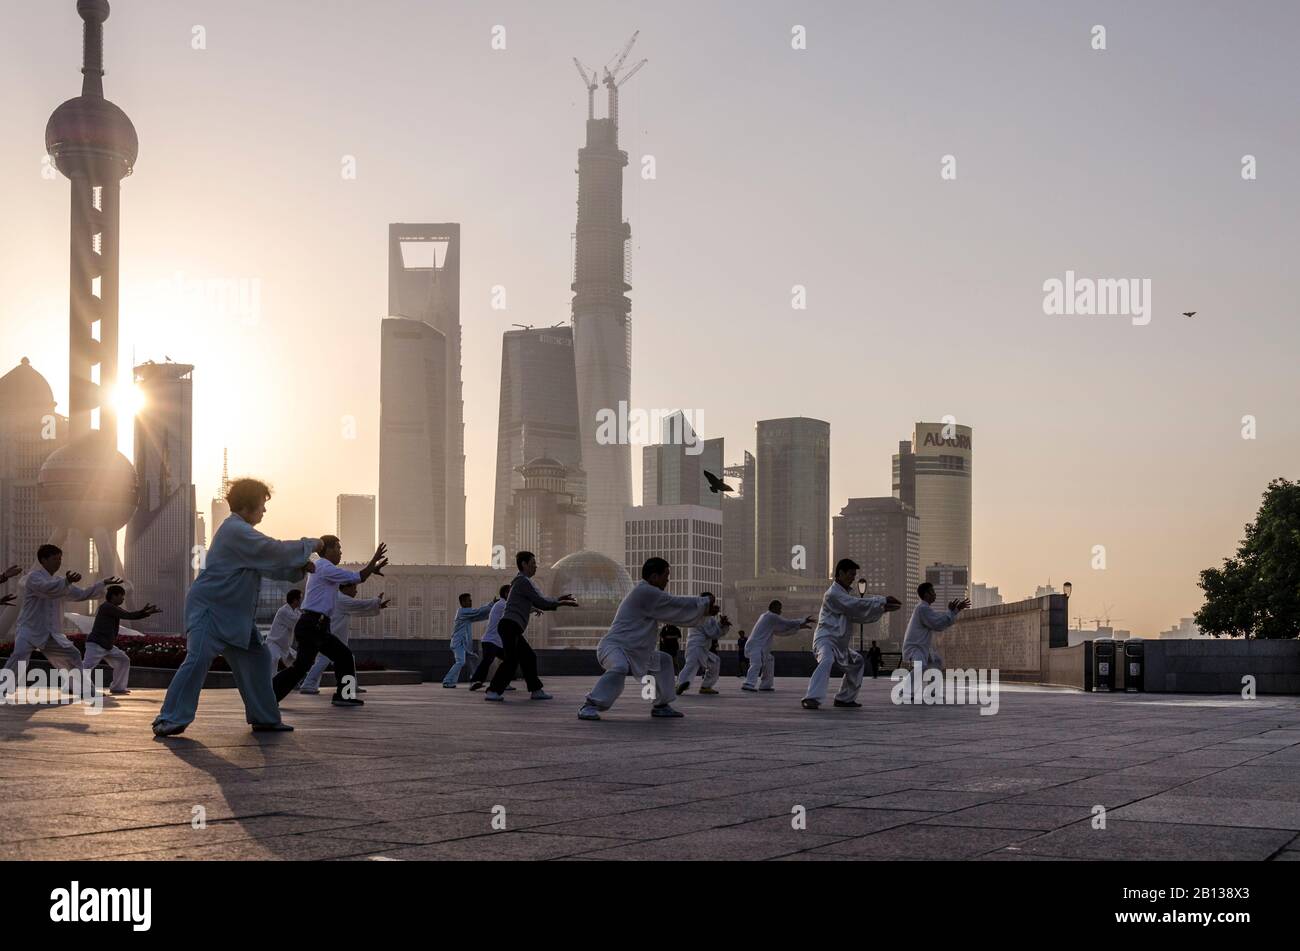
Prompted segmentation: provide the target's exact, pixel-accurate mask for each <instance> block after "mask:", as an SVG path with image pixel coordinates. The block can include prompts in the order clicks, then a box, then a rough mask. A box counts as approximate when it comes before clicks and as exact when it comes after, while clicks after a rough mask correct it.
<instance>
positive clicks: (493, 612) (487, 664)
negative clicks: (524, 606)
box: [469, 584, 515, 690]
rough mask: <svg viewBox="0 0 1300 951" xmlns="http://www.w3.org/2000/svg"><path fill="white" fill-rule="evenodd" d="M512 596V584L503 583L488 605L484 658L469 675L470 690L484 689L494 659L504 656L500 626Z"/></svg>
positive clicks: (484, 634)
mask: <svg viewBox="0 0 1300 951" xmlns="http://www.w3.org/2000/svg"><path fill="white" fill-rule="evenodd" d="M509 597H510V585H508V584H503V585H502V586H501V587H500V589H498V591H497V599H496V600H495V601H493V602H492V603H491V604H490V605H489V606H488V607H489V610H488V616H487V630H485V631H484V632H483V640H482V641H481V642H480V646H481V647H482V648H483V659H482V660H480V661H479V662H478V666H477V667H475V668H474V673H472V674H470V677H469V681H470V683H469V689H470V690H482V689H483V685H484V684H485V683H487V679H488V671H489V670H491V669H492V661H494V660H499V659H500V658H501V657H502V655H503V654H502V649H501V632H500V631H499V630H498V628H499V627H500V626H501V618H503V617H505V613H506V599H507V598H509ZM506 689H507V690H514V689H515V688H514V687H506Z"/></svg>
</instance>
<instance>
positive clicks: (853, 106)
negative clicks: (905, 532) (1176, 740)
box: [0, 0, 1300, 633]
mask: <svg viewBox="0 0 1300 951" xmlns="http://www.w3.org/2000/svg"><path fill="white" fill-rule="evenodd" d="M0 10H3V17H2V19H0V82H2V83H3V87H4V90H5V94H4V95H3V97H0V102H2V103H3V104H2V105H0V144H2V145H3V148H2V149H0V183H2V184H0V209H2V210H3V212H2V214H0V328H2V332H3V344H2V346H3V353H2V354H0V364H2V366H0V372H3V371H5V370H8V369H9V368H10V367H12V366H13V365H15V364H17V363H18V361H19V359H20V358H21V357H23V356H28V357H30V358H31V360H32V363H33V365H34V366H35V367H36V368H37V369H38V370H40V371H41V372H42V373H43V374H45V376H46V377H47V378H48V379H49V381H50V383H51V385H52V386H53V387H54V390H55V393H56V395H57V397H58V398H59V399H60V409H61V410H66V403H64V402H63V400H64V399H65V398H66V392H67V355H66V348H67V281H68V263H67V253H68V252H67V229H68V186H67V182H66V181H65V180H64V179H62V178H61V177H59V178H56V179H54V180H48V179H45V178H43V177H42V174H41V170H42V164H41V163H42V157H43V154H44V147H43V145H44V143H43V131H44V127H45V122H46V120H47V119H48V117H49V114H50V112H51V111H52V110H53V108H54V107H55V106H56V105H58V103H59V102H61V101H62V100H64V99H66V98H70V97H72V96H74V95H76V94H77V93H78V91H79V88H80V74H79V66H80V56H81V41H80V26H81V23H80V20H79V19H78V18H77V16H76V14H75V3H74V2H73V0H39V2H36V0H25V2H20V0H0ZM498 24H499V25H502V26H504V27H505V30H506V33H505V36H506V49H505V50H493V49H492V47H491V40H492V30H493V27H494V26H496V25H498ZM796 24H798V25H802V26H804V27H805V28H806V34H807V48H806V49H803V50H795V49H792V48H791V30H792V27H793V26H795V25H796ZM1096 24H1100V25H1103V26H1104V27H1105V28H1106V46H1107V49H1106V50H1104V51H1096V50H1093V49H1092V48H1091V44H1092V33H1091V31H1092V27H1093V26H1094V25H1096ZM196 26H201V27H203V28H204V32H205V38H206V46H207V48H206V49H204V50H195V49H193V48H192V45H193V44H192V38H193V36H194V35H195V34H194V28H195V27H196ZM634 29H640V31H641V37H640V39H639V41H638V44H637V49H636V50H635V51H634V54H633V59H634V60H635V59H636V58H639V57H641V56H646V57H649V59H650V63H649V64H648V65H647V66H646V67H645V69H643V70H642V71H641V72H640V73H639V74H638V75H637V76H636V77H635V78H634V79H632V80H631V82H630V83H629V84H628V85H627V86H626V87H624V96H623V109H622V120H623V121H622V130H621V132H622V135H621V140H622V145H623V147H624V148H625V149H627V150H628V152H629V155H630V156H631V165H630V167H629V169H628V174H627V177H626V185H625V192H624V195H625V199H624V200H625V212H626V217H627V218H628V219H629V220H630V221H631V224H632V235H633V245H634V251H633V256H634V260H633V275H632V284H633V286H634V290H633V292H632V295H631V296H632V301H633V305H632V315H633V376H632V396H633V402H634V404H636V405H637V406H640V407H645V408H664V409H672V408H677V407H687V408H691V409H692V410H694V411H696V412H699V413H702V414H703V419H704V425H703V427H702V429H703V435H704V436H707V437H714V436H724V437H725V438H726V440H727V457H728V460H729V461H737V460H739V459H740V456H741V453H742V451H743V450H744V449H752V448H753V446H754V422H755V421H756V420H757V419H761V418H767V417H777V416H793V415H806V416H815V417H818V418H821V419H824V420H827V421H829V422H830V425H831V465H832V475H831V505H832V513H833V514H834V513H836V512H838V511H839V508H840V507H841V506H842V505H843V504H844V502H845V500H846V499H847V498H849V497H851V496H873V495H888V494H889V492H890V455H891V453H892V452H894V451H895V449H896V444H897V441H898V440H899V439H905V438H908V436H909V433H910V431H911V427H912V424H913V422H914V421H916V420H918V419H922V418H924V419H939V418H940V417H942V416H944V415H946V414H950V415H953V416H955V417H956V419H957V421H958V422H959V423H963V424H967V425H970V426H972V427H974V451H975V458H974V507H975V510H974V554H973V561H974V566H973V567H974V577H975V579H976V580H978V581H984V582H988V583H991V584H996V585H998V586H1000V588H1001V590H1002V593H1003V595H1004V596H1006V597H1007V598H1008V599H1016V598H1020V597H1024V596H1025V595H1027V594H1030V593H1032V591H1033V589H1034V587H1035V585H1037V584H1040V583H1044V582H1046V581H1047V580H1048V578H1049V577H1050V578H1051V580H1052V582H1053V583H1054V584H1057V585H1058V586H1059V584H1060V582H1061V581H1063V580H1065V579H1067V578H1068V579H1069V580H1071V581H1072V582H1073V583H1074V591H1075V597H1074V599H1073V602H1072V604H1071V614H1072V615H1082V616H1084V617H1091V616H1094V615H1098V614H1102V613H1103V612H1104V611H1105V610H1106V609H1107V608H1108V607H1110V613H1111V615H1112V617H1113V618H1114V619H1115V623H1116V626H1119V627H1124V628H1130V629H1133V630H1134V631H1135V632H1137V633H1153V632H1155V631H1157V630H1160V629H1161V628H1164V627H1167V626H1169V625H1170V624H1171V623H1173V622H1174V621H1175V620H1176V619H1177V618H1178V617H1180V616H1185V615H1189V614H1191V613H1192V612H1193V611H1194V610H1195V609H1196V608H1197V607H1198V606H1199V604H1200V592H1199V590H1198V589H1197V587H1196V580H1197V573H1198V571H1199V570H1200V569H1202V568H1204V567H1207V566H1210V565H1214V564H1217V563H1218V562H1219V560H1220V559H1221V558H1222V557H1224V556H1225V555H1227V554H1229V553H1230V552H1231V551H1232V550H1233V549H1234V548H1235V546H1236V543H1237V541H1238V539H1239V538H1240V536H1241V529H1242V525H1243V524H1244V523H1245V522H1246V521H1247V520H1249V519H1250V518H1252V517H1253V514H1254V512H1255V510H1256V508H1257V506H1258V503H1259V497H1260V494H1261V493H1262V491H1263V489H1264V487H1265V486H1266V484H1267V482H1268V480H1269V479H1270V478H1272V477H1274V476H1279V475H1285V476H1288V477H1291V478H1295V477H1297V476H1300V422H1297V413H1296V408H1297V405H1298V404H1300V399H1298V398H1297V397H1298V396H1300V384H1298V382H1297V379H1298V375H1297V354H1298V353H1300V330H1298V329H1297V309H1298V307H1297V303H1296V301H1297V292H1298V288H1297V286H1296V285H1297V280H1296V276H1295V275H1296V265H1295V257H1296V253H1297V248H1298V247H1300V224H1298V223H1297V221H1298V219H1297V208H1298V206H1300V187H1298V186H1297V180H1296V169H1297V168H1298V167H1300V123H1298V122H1297V119H1300V99H1297V96H1296V89H1297V88H1298V87H1300V65H1297V63H1298V60H1297V57H1296V55H1295V37H1296V36H1297V32H1298V29H1300V7H1298V6H1297V5H1296V4H1294V3H1290V2H1255V3H1251V4H1248V5H1239V4H1229V3H1216V4H1210V3H1174V2H1167V3H1158V2H1144V3H1142V4H1140V5H1136V4H1131V3H1101V2H1096V3H1050V2H1041V0H1026V2H1016V3H975V2H949V3H920V2H897V3H888V4H884V3H863V2H856V0H855V2H848V0H844V2H839V3H796V2H782V3H775V2H744V3H741V2H733V3H721V2H712V3H700V2H698V0H696V2H665V0H658V2H655V3H633V2H626V3H618V4H611V3H597V2H568V0H566V2H553V3H545V4H542V3H536V2H496V3H493V4H481V3H472V2H468V0H466V2H454V3H453V2H437V0H418V2H417V0H373V2H370V3H365V4H359V3H355V2H352V0H314V2H299V0H276V2H274V3H267V2H265V0H256V2H255V0H219V2H218V0H208V2H190V0H165V2H164V0H117V2H115V3H114V4H113V13H112V16H111V18H110V19H109V21H108V23H107V52H106V65H107V70H108V74H107V76H106V77H105V89H106V93H107V95H108V97H109V98H110V99H112V100H113V101H115V102H116V103H118V104H119V105H121V106H122V107H123V108H124V109H125V110H126V111H127V113H128V114H129V115H130V116H131V117H132V119H133V120H134V122H135V124H136V127H137V129H138V130H139V133H140V142H141V145H140V158H139V161H138V162H137V164H136V169H135V175H134V176H133V177H131V178H129V179H127V181H126V182H125V183H124V186H123V199H122V224H123V237H122V282H123V288H124V291H123V298H122V318H121V340H122V347H123V355H122V362H123V366H124V367H125V366H128V365H129V361H130V359H131V355H132V352H134V354H135V356H136V358H137V359H139V360H144V359H148V358H152V359H158V360H161V359H162V358H163V356H164V355H168V356H170V357H172V358H173V359H175V360H178V361H183V362H192V363H195V364H196V365H197V370H196V372H195V391H194V392H195V442H196V449H195V459H194V465H195V481H196V483H197V486H198V496H199V499H200V500H201V501H200V507H201V508H203V509H204V510H206V509H207V507H208V504H207V501H206V500H207V499H209V498H210V497H211V496H212V494H213V492H214V490H215V488H216V484H217V481H218V479H219V477H220V466H221V449H222V447H223V446H228V447H229V448H230V456H231V468H232V472H233V473H234V474H254V475H258V476H261V477H264V478H266V479H268V480H269V481H270V482H271V483H272V484H273V487H274V488H275V490H276V494H275V498H274V499H273V500H272V501H271V503H270V514H269V515H268V518H267V520H266V523H265V527H266V528H267V530H269V531H271V532H273V533H277V534H281V535H286V536H288V535H300V534H311V535H318V534H320V533H322V532H325V531H332V530H333V529H334V499H335V496H336V495H337V494H338V493H340V492H361V493H374V492H376V490H377V484H378V469H379V464H378V419H379V405H378V392H379V385H378V375H379V321H380V319H381V318H382V317H383V316H384V314H385V310H386V304H387V290H386V266H387V262H386V239H387V225H388V223H389V222H391V221H411V222H416V221H456V222H460V223H461V226H462V284H461V288H462V294H461V319H462V324H463V328H464V344H463V347H464V349H463V361H464V394H465V422H466V452H467V455H468V461H467V471H466V484H467V486H468V487H469V488H468V494H469V502H468V505H469V509H468V520H467V521H468V531H469V553H470V558H471V560H472V561H478V562H484V561H486V559H487V557H488V553H489V534H490V531H491V519H492V502H493V500H492V495H491V489H490V486H491V485H492V481H493V480H492V468H493V463H494V459H495V446H496V420H497V389H498V385H499V377H500V360H501V354H500V350H501V347H500V344H501V334H502V332H503V331H504V330H507V329H509V327H510V325H511V324H512V323H522V324H537V325H545V324H550V323H555V322H559V321H564V320H567V319H568V317H569V302H570V298H571V291H570V289H569V282H570V280H571V266H572V259H571V254H572V248H571V241H570V234H571V232H572V231H573V229H574V215H575V206H574V200H575V197H576V193H577V183H576V177H575V175H574V169H575V167H576V163H577V159H576V150H577V149H578V147H579V146H580V145H581V144H582V141H583V136H584V129H583V120H584V118H585V110H586V101H585V100H586V96H585V93H584V90H583V88H582V85H581V84H580V82H579V80H578V77H577V75H576V73H575V71H574V68H573V65H572V63H571V62H570V57H572V56H574V55H576V56H578V57H579V58H580V59H582V60H584V61H585V62H586V63H587V64H588V65H589V66H591V65H595V66H599V65H601V64H603V63H604V62H605V61H606V60H607V59H608V58H609V57H610V56H611V55H612V54H614V53H616V52H617V51H618V50H619V48H620V47H621V46H622V44H623V42H624V41H625V40H626V38H627V37H628V36H629V35H630V34H631V33H632V31H633V30H634ZM599 101H600V105H599V106H598V115H603V109H604V106H603V94H602V95H601V96H600V97H599ZM1247 154H1249V155H1254V156H1255V157H1256V160H1257V168H1258V178H1257V180H1254V181H1244V180H1243V178H1242V175H1241V167H1242V156H1243V155H1247ZM643 155H653V156H654V157H655V162H656V171H657V177H656V178H655V179H654V180H653V181H644V180H642V179H641V177H640V175H639V174H638V172H639V168H640V160H641V157H642V156H643ZM945 155H953V156H955V158H956V169H957V178H956V180H955V181H943V180H941V178H940V167H941V160H942V159H943V156H945ZM345 156H355V159H356V169H357V177H356V179H355V180H345V179H344V177H343V175H342V174H341V169H342V163H343V161H344V157H345ZM1067 269H1072V270H1074V271H1075V272H1077V274H1078V275H1079V276H1081V277H1094V278H1147V279H1150V280H1151V282H1152V294H1153V304H1154V310H1153V317H1152V319H1151V322H1150V323H1149V324H1148V325H1146V326H1135V325H1134V324H1133V322H1132V321H1131V320H1130V319H1128V318H1123V317H1111V318H1102V317H1082V316H1070V317H1056V316H1047V315H1045V314H1044V310H1043V296H1044V294H1043V282H1044V281H1047V280H1049V279H1051V278H1064V276H1065V272H1066V270H1067ZM178 275H183V279H184V280H186V281H197V280H216V281H220V280H236V279H247V280H249V281H257V282H259V287H260V294H261V300H260V303H261V309H260V318H259V319H258V320H257V321H256V322H255V323H254V322H251V321H245V320H242V319H240V318H238V317H229V316H226V317H223V316H222V315H220V314H216V313H213V312H211V310H205V308H203V307H202V306H198V302H197V301H195V300H193V299H189V300H187V299H186V298H185V297H184V296H177V295H176V294H175V292H174V291H173V292H172V293H171V298H170V300H169V299H168V297H167V295H165V294H160V293H159V287H160V285H162V284H165V283H167V282H173V283H174V282H175V280H176V278H177V276H178ZM498 284H499V285H503V286H504V287H505V288H506V290H507V295H508V296H507V302H508V308H507V309H506V310H504V311H500V310H493V309H492V306H491V288H492V287H493V285H498ZM796 284H802V285H805V286H806V288H807V301H808V307H807V309H806V310H802V311H798V310H794V309H792V307H791V288H792V286H793V285H796ZM1186 310H1195V311H1197V312H1198V313H1197V315H1196V316H1195V317H1194V318H1192V319H1190V320H1189V319H1186V318H1184V317H1182V316H1180V312H1181V311H1186ZM1247 414H1251V415H1254V416H1255V417H1256V419H1257V426H1258V438H1257V439H1254V440H1247V439H1243V438H1242V435H1241V431H1242V417H1243V416H1245V415H1247ZM347 415H352V416H355V418H356V421H357V432H356V439H355V441H347V440H345V439H344V438H343V425H342V422H341V420H342V417H344V416H347ZM633 462H634V466H633V468H634V472H635V473H636V474H637V475H636V478H637V483H638V486H639V453H638V451H637V450H634V451H633ZM1095 545H1104V546H1105V547H1106V560H1107V561H1106V563H1107V567H1106V569H1105V570H1094V569H1093V568H1091V567H1090V565H1091V561H1092V557H1093V546H1095ZM1112 606H1113V607H1112Z"/></svg>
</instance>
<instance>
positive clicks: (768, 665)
mask: <svg viewBox="0 0 1300 951" xmlns="http://www.w3.org/2000/svg"><path fill="white" fill-rule="evenodd" d="M782 606H783V605H782V604H781V602H780V601H773V602H771V603H770V604H768V606H767V610H766V611H764V612H763V614H762V615H761V616H760V617H759V619H758V620H757V621H755V622H754V629H753V630H752V631H751V632H750V634H749V639H748V640H747V641H745V657H746V658H747V659H748V660H749V671H748V672H747V673H746V674H745V682H744V683H743V684H741V687H740V689H741V690H746V691H749V692H750V693H757V692H758V691H760V690H765V691H766V690H775V689H776V676H775V674H776V670H775V667H776V664H775V663H774V662H773V660H772V639H773V638H774V637H784V636H785V635H787V634H793V633H794V632H795V631H799V630H803V629H805V628H809V627H812V626H813V624H814V623H815V622H816V620H817V619H816V618H815V617H813V616H812V615H811V614H810V615H808V616H807V617H794V618H784V617H781V608H782Z"/></svg>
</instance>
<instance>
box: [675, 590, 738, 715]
mask: <svg viewBox="0 0 1300 951" xmlns="http://www.w3.org/2000/svg"><path fill="white" fill-rule="evenodd" d="M700 593H701V595H707V596H708V597H710V598H712V597H713V596H714V595H713V592H712V591H702V592H700ZM730 627H731V619H730V618H728V617H727V616H726V615H725V614H724V615H722V616H721V617H710V618H705V619H704V621H703V623H701V624H699V625H697V626H695V627H692V628H689V629H688V630H687V632H686V663H684V664H683V665H682V671H681V673H680V674H678V675H677V696H679V697H680V696H681V695H682V694H684V693H685V692H686V691H688V690H690V689H691V681H692V680H693V679H695V674H696V672H697V671H701V670H702V671H704V679H703V680H701V681H700V693H701V694H702V695H704V696H709V695H711V694H716V693H717V692H718V691H716V690H714V689H713V685H714V684H716V683H717V682H718V674H719V673H721V671H722V658H721V657H719V656H718V655H717V654H715V653H713V650H712V645H713V642H714V641H716V640H719V639H721V638H722V636H723V635H724V634H726V633H727V629H728V628H730Z"/></svg>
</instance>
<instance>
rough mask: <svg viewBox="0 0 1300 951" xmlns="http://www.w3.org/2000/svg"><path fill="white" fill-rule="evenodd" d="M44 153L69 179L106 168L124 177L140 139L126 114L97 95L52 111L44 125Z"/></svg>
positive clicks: (80, 98) (132, 165)
mask: <svg viewBox="0 0 1300 951" xmlns="http://www.w3.org/2000/svg"><path fill="white" fill-rule="evenodd" d="M45 151H46V152H48V153H49V154H50V156H51V157H53V159H54V162H55V164H56V165H57V166H58V169H59V171H60V172H62V173H63V174H64V175H66V176H68V177H69V178H72V177H73V176H74V175H85V174H87V173H89V172H90V171H91V169H99V168H105V165H106V166H107V170H108V171H111V172H112V173H113V174H115V175H116V176H117V177H118V178H126V176H128V175H130V174H131V170H132V168H133V167H134V166H135V160H136V156H137V155H138V154H139V152H140V140H139V139H138V138H137V136H136V132H135V126H134V125H132V123H131V120H130V119H128V118H127V115H126V113H125V112H123V111H122V110H121V109H119V108H118V107H117V106H115V105H114V104H113V103H111V102H109V101H108V100H107V99H101V98H99V97H97V96H78V97H77V98H75V99H69V100H68V101H67V102H65V103H63V104H62V105H60V106H59V107H58V108H57V109H55V110H54V114H53V115H51V116H50V121H49V122H48V123H47V124H46V126H45Z"/></svg>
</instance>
